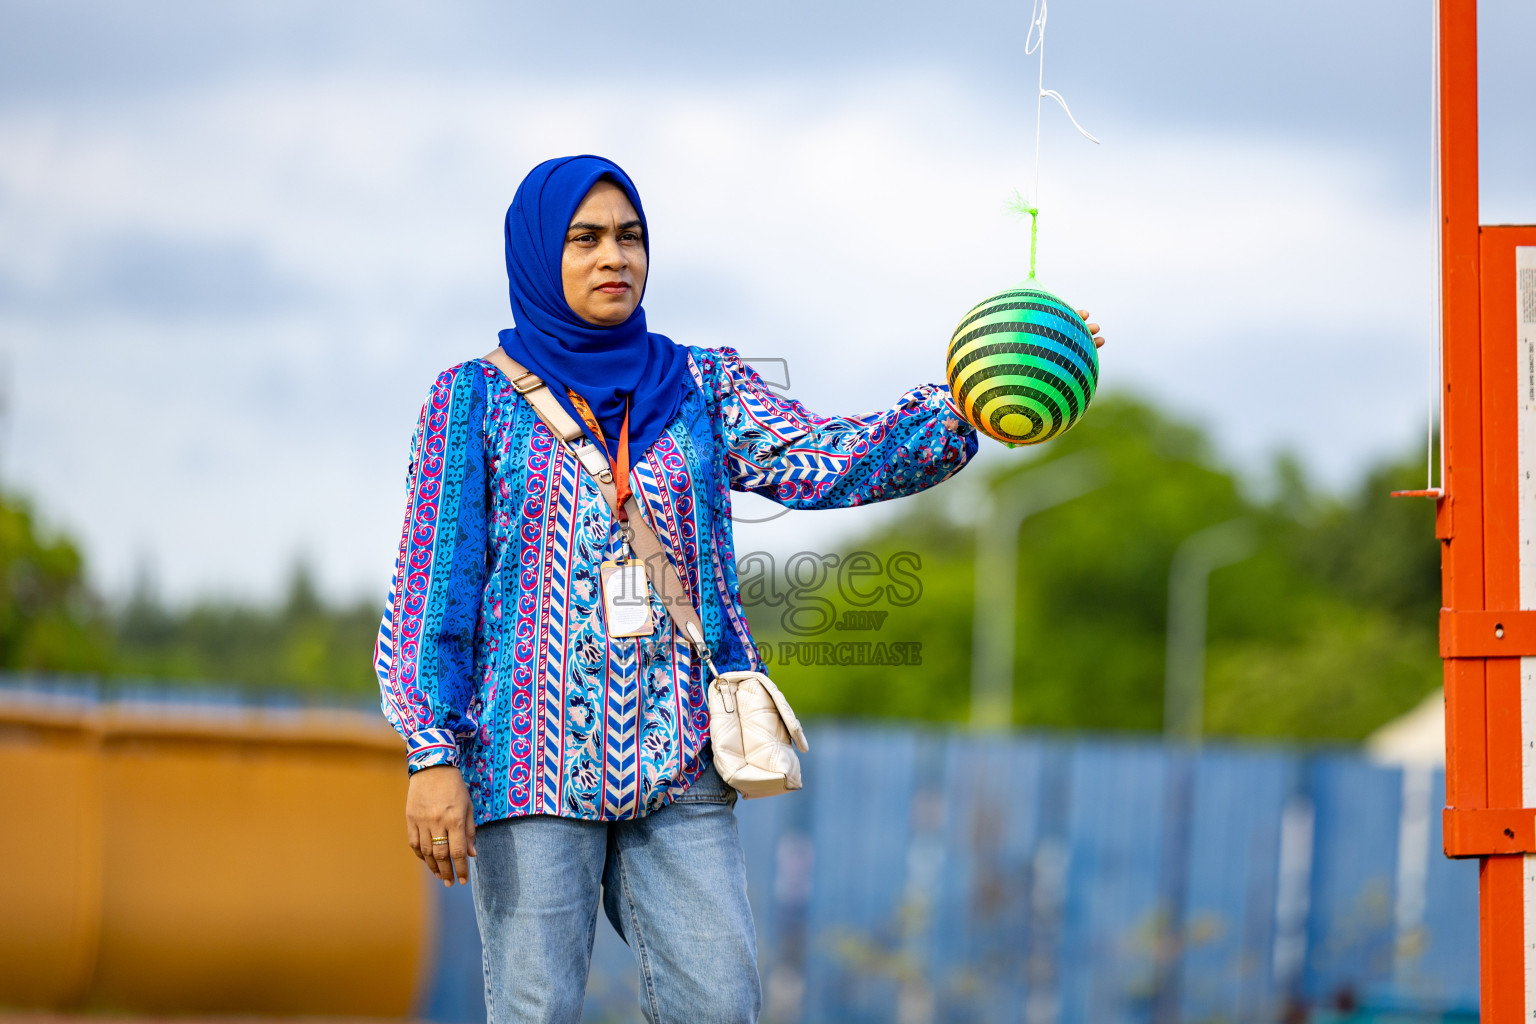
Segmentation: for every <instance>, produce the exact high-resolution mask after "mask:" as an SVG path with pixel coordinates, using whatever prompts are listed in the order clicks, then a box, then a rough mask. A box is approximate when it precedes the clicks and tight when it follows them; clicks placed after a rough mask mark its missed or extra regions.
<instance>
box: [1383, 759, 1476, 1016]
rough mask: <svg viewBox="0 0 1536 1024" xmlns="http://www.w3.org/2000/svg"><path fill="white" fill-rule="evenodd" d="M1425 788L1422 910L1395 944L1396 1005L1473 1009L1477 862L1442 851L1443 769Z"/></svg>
mask: <svg viewBox="0 0 1536 1024" xmlns="http://www.w3.org/2000/svg"><path fill="white" fill-rule="evenodd" d="M1405 789H1406V787H1405ZM1425 789H1426V790H1427V791H1428V792H1427V793H1426V794H1425V795H1424V798H1423V803H1424V804H1425V805H1426V806H1425V808H1424V810H1425V811H1426V817H1427V820H1426V822H1425V824H1426V825H1427V828H1426V829H1425V833H1426V837H1425V840H1424V846H1425V847H1427V849H1424V850H1421V855H1422V857H1423V865H1424V871H1423V875H1424V878H1423V882H1422V889H1421V892H1422V904H1421V906H1422V911H1421V912H1420V914H1419V915H1418V916H1419V923H1418V925H1417V928H1416V929H1414V930H1412V931H1410V932H1409V934H1408V935H1406V936H1404V940H1405V941H1403V942H1400V943H1399V948H1398V963H1397V967H1398V977H1399V990H1398V992H1397V999H1398V1002H1399V1004H1400V1005H1405V1006H1417V1007H1422V1008H1425V1009H1428V1010H1432V1011H1435V1012H1441V1013H1460V1014H1471V1013H1476V1012H1477V1003H1478V999H1477V997H1478V992H1477V982H1478V962H1477V943H1478V920H1477V861H1475V860H1450V859H1448V858H1446V857H1445V855H1444V849H1445V840H1444V838H1443V836H1442V834H1441V830H1440V825H1441V821H1440V809H1441V807H1443V806H1444V804H1445V773H1444V772H1440V771H1437V772H1434V773H1433V774H1432V775H1431V776H1430V780H1429V785H1427V786H1426V787H1425Z"/></svg>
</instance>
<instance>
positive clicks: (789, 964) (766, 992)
mask: <svg viewBox="0 0 1536 1024" xmlns="http://www.w3.org/2000/svg"><path fill="white" fill-rule="evenodd" d="M813 742H814V743H815V748H814V749H813V751H812V752H811V753H809V754H806V755H803V756H802V758H801V771H802V775H803V777H804V779H805V784H806V786H807V787H808V788H809V789H810V791H811V792H815V789H816V787H818V786H819V784H820V782H819V776H820V767H819V766H820V764H821V760H819V759H818V755H819V754H820V752H821V733H819V732H818V733H817V734H816V736H815V738H814V740H813ZM811 808H812V802H811V797H810V796H809V795H808V794H807V793H805V792H800V793H790V794H786V795H784V796H778V797H774V798H772V799H765V800H739V801H737V803H736V820H737V823H738V827H739V828H740V832H741V845H742V849H743V850H745V851H746V857H747V896H748V898H749V899H750V900H751V901H752V918H753V920H754V921H755V922H756V924H757V950H758V974H759V975H760V976H761V978H762V983H763V1015H762V1020H763V1021H764V1024H777V1022H789V1021H798V1020H800V1018H801V1015H802V1008H803V1001H804V993H805V959H806V957H805V945H806V928H807V920H806V912H807V909H808V908H809V906H810V901H811V885H812V869H813V866H814V863H815V848H814V845H813V843H812V841H811Z"/></svg>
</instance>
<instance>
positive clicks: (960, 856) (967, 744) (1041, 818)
mask: <svg viewBox="0 0 1536 1024" xmlns="http://www.w3.org/2000/svg"><path fill="white" fill-rule="evenodd" d="M1067 771H1068V764H1067V751H1066V749H1065V748H1064V747H1063V745H1061V744H1058V743H1050V742H1042V741H1023V742H1020V741H1016V740H1011V739H1003V738H996V739H969V738H956V739H953V740H951V741H950V742H949V743H948V744H947V749H946V752H945V768H944V796H943V807H944V820H943V826H942V836H941V843H942V850H941V858H942V861H941V863H942V866H941V869H940V871H939V878H938V884H937V886H936V887H935V889H934V904H933V907H932V909H931V912H930V915H929V917H930V922H931V925H930V929H929V936H928V948H927V953H926V961H927V966H928V985H929V990H930V993H931V998H932V1001H933V1004H934V1013H933V1015H932V1019H933V1020H935V1021H939V1022H943V1024H969V1022H985V1021H995V1020H1005V1019H1009V1018H1010V1017H1017V1016H1018V1008H1019V1007H1021V1006H1023V1005H1024V1002H1025V1000H1026V998H1027V994H1028V991H1029V990H1030V988H1031V987H1034V988H1039V989H1041V990H1050V989H1051V988H1053V987H1054V986H1053V984H1052V981H1053V978H1052V975H1053V972H1054V968H1055V966H1056V956H1055V953H1056V946H1057V945H1058V944H1059V942H1060V931H1061V922H1060V918H1061V911H1062V902H1063V899H1062V896H1063V894H1064V892H1065V888H1066V885H1065V881H1066V880H1065V878H1064V877H1063V871H1062V867H1063V864H1064V861H1065V855H1064V849H1065V844H1064V842H1063V841H1062V836H1063V834H1064V832H1065V824H1066V806H1065V801H1064V796H1065V791H1064V790H1063V789H1062V786H1061V781H1062V780H1064V779H1065V777H1066V773H1067ZM1042 828H1048V829H1050V830H1051V834H1052V835H1053V836H1054V837H1055V838H1054V843H1053V844H1046V846H1045V847H1042V846H1041V834H1042ZM1053 849H1054V850H1056V851H1058V852H1057V853H1056V856H1055V861H1054V862H1052V861H1051V857H1052V852H1051V851H1052V850H1053Z"/></svg>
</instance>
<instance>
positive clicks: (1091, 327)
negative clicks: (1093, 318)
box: [1077, 309, 1104, 348]
mask: <svg viewBox="0 0 1536 1024" xmlns="http://www.w3.org/2000/svg"><path fill="white" fill-rule="evenodd" d="M1077 315H1078V316H1080V317H1082V318H1083V323H1085V324H1088V317H1089V316H1090V315H1091V314H1090V313H1089V312H1088V311H1087V310H1086V309H1080V310H1078V311H1077ZM1088 333H1089V334H1091V335H1093V347H1094V348H1103V347H1104V339H1103V338H1101V337H1099V325H1098V324H1088Z"/></svg>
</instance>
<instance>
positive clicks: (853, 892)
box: [802, 730, 937, 1024]
mask: <svg viewBox="0 0 1536 1024" xmlns="http://www.w3.org/2000/svg"><path fill="white" fill-rule="evenodd" d="M922 742H923V744H925V745H930V746H931V745H933V744H934V743H936V742H937V741H936V740H933V739H928V738H926V737H925V738H924V740H923V741H922ZM818 744H819V746H818V751H817V757H816V777H815V788H814V789H812V790H811V792H810V796H811V834H812V835H813V836H814V837H815V844H816V845H815V864H814V867H813V868H812V883H811V891H812V894H811V902H810V907H809V914H808V918H807V942H806V965H805V991H804V1000H805V1002H804V1008H803V1013H802V1016H803V1019H804V1020H806V1021H809V1022H811V1024H818V1022H821V1021H831V1022H837V1024H858V1022H869V1024H882V1022H888V1021H893V1020H895V1019H897V1016H898V1013H897V1005H898V1003H899V1001H900V1000H901V998H902V995H903V992H902V988H903V987H904V981H906V979H909V978H911V977H912V976H913V975H914V973H919V972H920V971H921V965H920V964H919V963H918V962H917V957H916V954H915V951H914V948H913V940H914V939H915V938H917V936H914V935H913V934H912V933H911V929H910V928H909V923H910V922H909V919H908V917H907V914H906V909H907V906H908V903H909V900H910V897H911V896H912V894H911V893H910V892H909V890H908V886H907V880H908V873H907V872H908V862H909V856H908V853H909V845H910V841H911V834H912V812H913V806H912V802H913V795H914V784H915V782H916V778H917V769H918V759H919V746H920V743H919V738H918V736H917V735H915V734H913V733H910V732H895V731H890V732H885V731H880V732H876V731H857V732H856V731H853V730H846V731H842V730H839V731H837V732H833V731H831V730H822V731H821V732H820V733H819V734H818Z"/></svg>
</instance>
